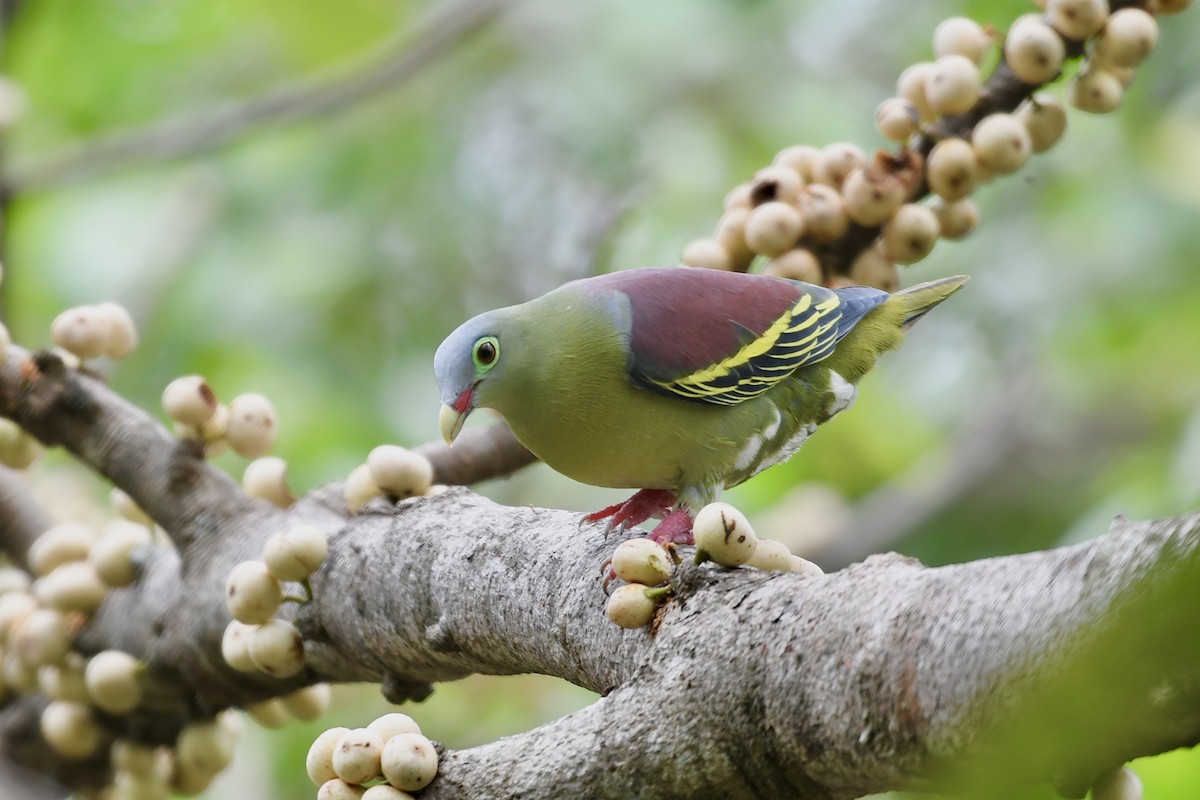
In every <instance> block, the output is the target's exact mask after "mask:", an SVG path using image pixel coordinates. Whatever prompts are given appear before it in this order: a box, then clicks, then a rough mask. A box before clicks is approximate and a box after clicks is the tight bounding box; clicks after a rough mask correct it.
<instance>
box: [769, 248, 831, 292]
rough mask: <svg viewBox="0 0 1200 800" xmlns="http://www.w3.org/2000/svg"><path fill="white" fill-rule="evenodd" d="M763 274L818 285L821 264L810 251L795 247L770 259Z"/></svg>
mask: <svg viewBox="0 0 1200 800" xmlns="http://www.w3.org/2000/svg"><path fill="white" fill-rule="evenodd" d="M763 274H764V275H773V276H775V277H776V278H787V279H788V280H793V281H804V282H805V283H818V284H819V283H820V282H821V262H820V261H818V260H817V257H816V256H815V255H813V252H812V250H808V249H806V248H803V247H797V248H795V249H792V250H788V251H787V252H786V253H783V254H782V255H779V256H777V257H775V258H773V259H771V260H770V261H769V262H768V263H767V266H765V267H764V268H763Z"/></svg>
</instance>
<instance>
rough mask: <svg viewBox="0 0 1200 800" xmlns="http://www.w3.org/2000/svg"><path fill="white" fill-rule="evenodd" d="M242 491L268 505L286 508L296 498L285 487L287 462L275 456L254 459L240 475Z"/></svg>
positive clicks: (286, 486)
mask: <svg viewBox="0 0 1200 800" xmlns="http://www.w3.org/2000/svg"><path fill="white" fill-rule="evenodd" d="M242 491H244V492H245V493H246V494H248V495H250V496H251V497H258V498H261V499H263V500H266V501H267V502H269V503H273V504H274V505H277V506H279V507H280V508H287V507H288V506H290V505H291V504H292V503H294V502H296V496H295V495H294V494H292V490H291V489H289V488H288V485H287V462H286V461H284V460H283V459H282V458H278V457H276V456H263V457H262V458H256V459H254V460H253V461H251V462H250V463H249V464H247V465H246V471H245V472H243V473H242Z"/></svg>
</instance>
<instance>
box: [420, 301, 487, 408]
mask: <svg viewBox="0 0 1200 800" xmlns="http://www.w3.org/2000/svg"><path fill="white" fill-rule="evenodd" d="M494 314H495V312H492V311H489V312H487V313H485V314H480V315H479V316H477V317H472V318H471V319H469V320H467V321H466V322H464V323H463V324H462V325H459V326H458V327H457V328H455V330H454V332H453V333H451V334H450V335H449V336H447V337H446V339H445V341H443V342H442V343H441V344H440V345H438V349H437V352H436V353H434V354H433V375H434V377H435V378H436V379H437V383H438V390H439V391H440V392H441V396H442V402H443V403H446V404H447V405H449V404H450V403H453V402H454V400H455V398H457V397H458V396H459V395H460V394H462V392H463V391H464V390H465V389H467V388H468V387H470V385H471V384H473V383H475V380H476V372H477V370H476V367H475V359H474V358H473V357H472V355H471V351H472V350H473V348H474V346H475V342H477V341H478V340H479V338H480V337H481V336H488V335H493V336H494V335H496V333H497V332H496V331H494V330H491V327H493V326H494V322H495V320H494V318H493V315H494Z"/></svg>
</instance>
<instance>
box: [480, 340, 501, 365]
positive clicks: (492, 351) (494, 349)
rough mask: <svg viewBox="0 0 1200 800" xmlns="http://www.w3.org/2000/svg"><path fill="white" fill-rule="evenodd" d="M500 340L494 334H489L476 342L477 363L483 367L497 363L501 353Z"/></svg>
mask: <svg viewBox="0 0 1200 800" xmlns="http://www.w3.org/2000/svg"><path fill="white" fill-rule="evenodd" d="M499 344H500V343H499V342H498V341H497V340H496V337H494V336H487V337H484V338H483V339H480V340H479V341H478V342H476V343H475V363H476V364H477V365H479V366H481V367H490V366H491V365H492V364H494V363H496V358H497V357H499V355H500V348H499Z"/></svg>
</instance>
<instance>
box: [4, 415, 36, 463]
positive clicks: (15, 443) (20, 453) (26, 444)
mask: <svg viewBox="0 0 1200 800" xmlns="http://www.w3.org/2000/svg"><path fill="white" fill-rule="evenodd" d="M44 449H45V448H44V447H42V445H41V443H40V442H39V441H38V440H37V439H34V438H33V437H32V436H30V435H29V434H28V433H26V432H25V431H24V430H22V429H21V427H20V426H19V425H17V423H15V422H13V421H12V420H9V419H0V463H2V464H4V466H6V467H9V468H10V469H28V468H29V466H30V465H31V464H33V462H34V461H36V460H37V457H38V456H40V455H41V454H42V451H43V450H44Z"/></svg>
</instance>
